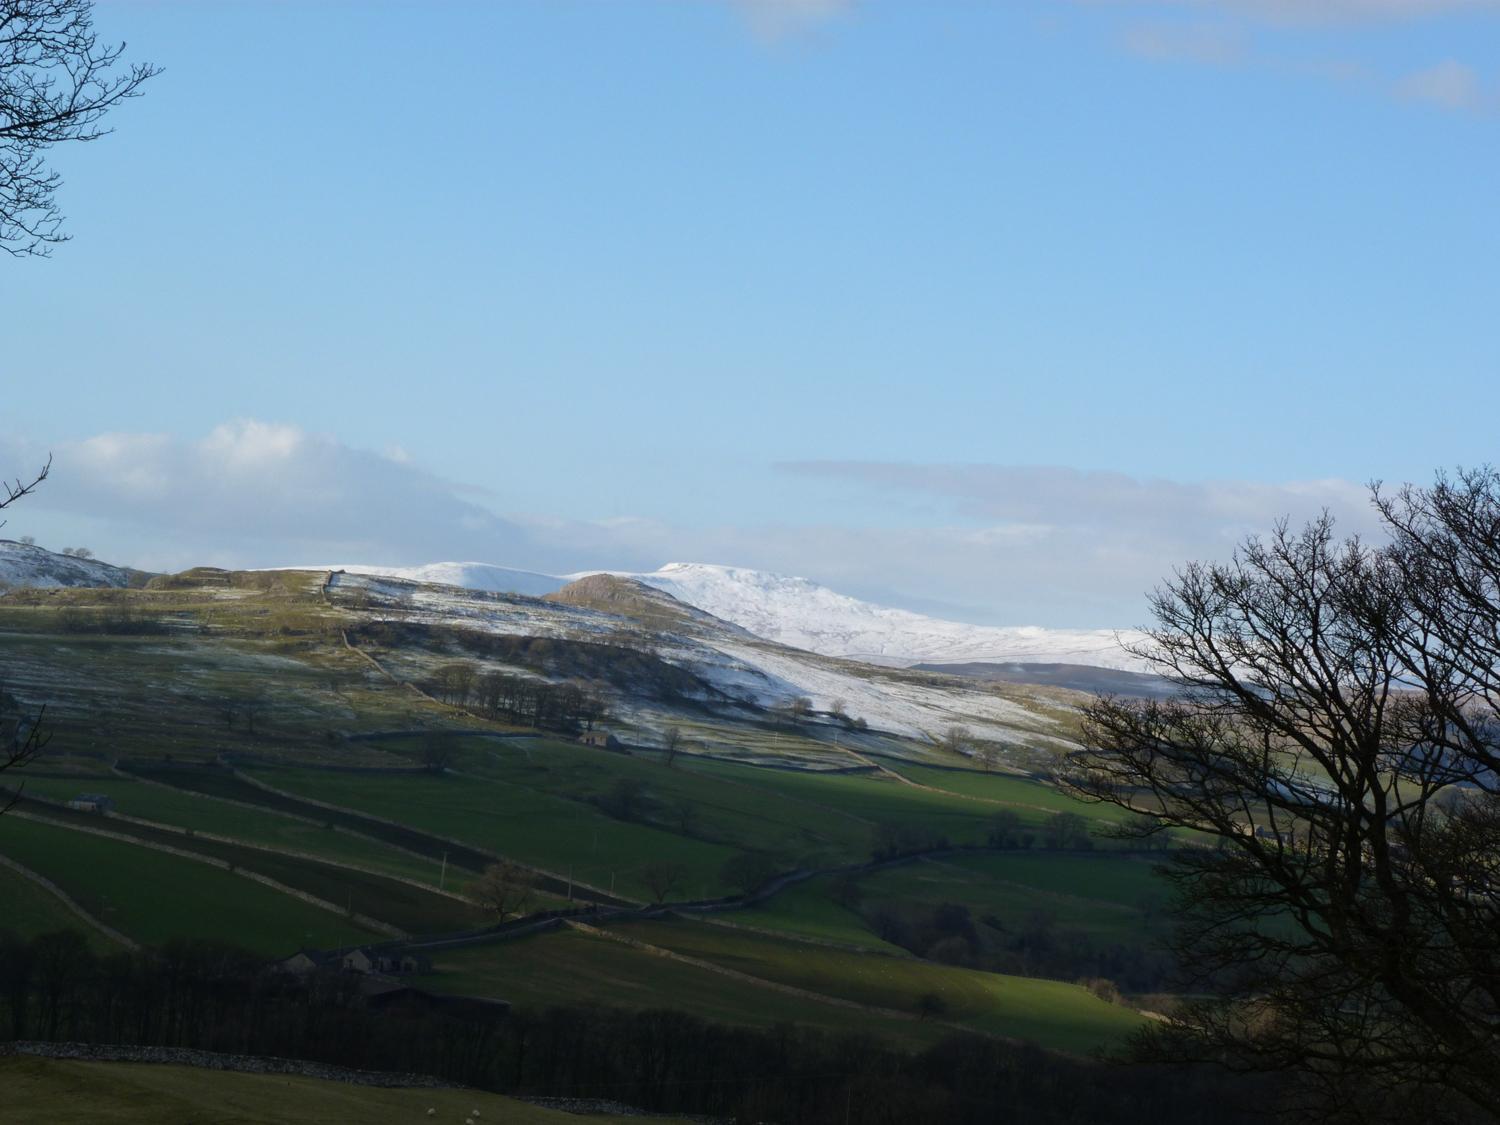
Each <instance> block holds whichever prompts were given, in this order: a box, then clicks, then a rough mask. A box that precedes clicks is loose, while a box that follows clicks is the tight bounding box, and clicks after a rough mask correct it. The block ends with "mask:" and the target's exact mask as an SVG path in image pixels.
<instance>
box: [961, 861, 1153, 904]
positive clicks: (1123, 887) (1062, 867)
mask: <svg viewBox="0 0 1500 1125" xmlns="http://www.w3.org/2000/svg"><path fill="white" fill-rule="evenodd" d="M943 862H944V863H945V864H949V865H952V866H954V867H960V868H963V869H964V870H966V871H970V872H973V873H974V874H975V875H978V876H981V877H982V878H983V879H986V880H991V879H994V880H1001V881H1003V882H1006V883H1014V884H1019V885H1022V886H1026V887H1031V888H1034V889H1035V890H1038V891H1043V892H1050V893H1065V894H1070V895H1075V896H1077V897H1080V898H1087V899H1092V900H1095V901H1097V902H1109V903H1115V904H1117V905H1120V906H1128V907H1133V908H1137V909H1155V908H1157V907H1159V906H1161V905H1162V903H1163V902H1164V901H1165V900H1166V898H1167V895H1168V892H1169V888H1168V886H1167V884H1166V882H1165V880H1163V879H1162V878H1161V877H1160V876H1158V875H1157V874H1156V873H1155V871H1154V868H1155V865H1156V864H1157V863H1158V862H1160V861H1159V860H1156V859H1150V858H1145V857H1140V856H1120V855H1108V854H1106V855H1068V854H1058V853H1051V852H1006V853H1000V854H988V855H965V856H955V857H953V858H951V859H946V860H944V861H943Z"/></svg>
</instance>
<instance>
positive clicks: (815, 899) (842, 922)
mask: <svg viewBox="0 0 1500 1125" xmlns="http://www.w3.org/2000/svg"><path fill="white" fill-rule="evenodd" d="M834 882H835V880H834V878H833V877H832V876H826V875H824V876H819V877H818V878H815V879H807V880H804V881H803V882H800V883H793V884H792V885H791V886H790V887H787V888H786V889H785V890H782V891H778V892H777V893H776V894H775V895H774V896H772V897H771V898H769V899H767V900H766V901H764V902H759V903H756V904H755V905H754V906H751V907H747V908H746V909H744V910H736V911H734V912H733V913H730V914H725V915H723V917H724V919H725V920H726V921H731V922H734V923H736V924H737V925H745V926H751V927H754V928H756V929H761V930H776V931H778V932H781V933H785V934H791V935H793V936H795V937H808V938H814V939H816V940H819V941H832V942H838V943H839V944H841V945H856V946H859V947H860V948H862V949H878V950H882V951H884V952H887V953H894V954H897V955H902V954H904V952H905V951H904V950H902V949H901V948H900V947H899V946H895V945H891V944H890V943H889V942H886V941H882V940H881V939H880V938H879V937H877V936H876V935H875V934H873V933H871V932H870V929H869V927H868V926H867V925H866V924H865V920H864V919H863V918H862V917H860V915H859V913H858V912H857V911H855V910H851V909H849V908H848V907H846V906H840V905H839V904H838V903H837V902H835V901H834V900H833V893H834Z"/></svg>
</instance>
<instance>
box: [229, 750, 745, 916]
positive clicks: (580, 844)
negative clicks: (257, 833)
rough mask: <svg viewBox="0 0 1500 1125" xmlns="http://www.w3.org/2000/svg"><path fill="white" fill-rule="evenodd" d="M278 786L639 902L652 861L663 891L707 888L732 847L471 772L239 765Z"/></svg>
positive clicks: (692, 892) (682, 893)
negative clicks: (672, 877) (664, 864)
mask: <svg viewBox="0 0 1500 1125" xmlns="http://www.w3.org/2000/svg"><path fill="white" fill-rule="evenodd" d="M246 772H247V773H250V774H251V775H253V776H254V777H256V778H258V779H259V780H262V781H264V782H266V783H268V784H270V785H274V786H275V787H276V788H278V789H285V790H287V791H289V792H292V793H296V794H298V795H301V796H307V797H312V798H314V799H316V800H321V801H329V802H334V803H338V804H341V805H344V806H346V807H348V808H352V809H357V810H359V811H361V812H366V813H371V814H373V815H375V816H383V817H389V818H391V819H393V820H400V821H401V822H402V823H404V824H409V825H411V826H413V827H415V828H419V829H421V830H423V831H426V832H431V833H435V834H438V835H443V836H449V837H452V838H454V839H458V840H461V841H463V842H464V843H467V844H470V845H472V846H474V847H478V848H485V849H489V850H491V851H494V852H497V853H499V854H501V855H505V856H508V857H510V858H512V859H515V860H518V861H520V862H522V863H526V864H530V865H532V866H535V867H539V868H542V869H544V870H549V871H551V872H553V873H554V874H556V875H559V876H562V877H567V876H569V875H570V874H571V876H572V878H575V879H578V880H580V881H582V882H585V883H591V884H593V885H594V886H595V887H598V888H600V889H601V890H604V891H608V890H610V887H611V884H612V883H613V885H614V890H615V893H617V894H620V895H624V896H628V897H633V898H637V899H641V900H645V899H647V898H649V897H650V893H651V892H650V891H649V889H648V887H647V885H646V883H645V881H644V878H643V872H642V869H643V868H644V867H645V865H646V864H647V863H648V862H649V861H651V860H653V859H664V860H671V861H673V862H676V863H680V864H682V866H683V867H684V869H685V870H686V878H685V879H684V880H683V883H682V886H681V889H680V890H678V891H677V892H676V893H675V894H674V895H673V897H675V898H682V897H695V896H699V895H712V894H715V893H717V892H718V890H719V886H720V884H719V869H720V868H721V867H722V866H723V864H724V861H725V860H726V859H728V858H729V857H730V856H732V855H734V854H735V849H733V848H729V847H726V846H724V845H723V844H715V843H711V842H709V841H705V840H696V839H692V838H689V837H686V836H679V835H676V834H674V833H671V832H666V831H664V830H662V829H660V828H653V827H650V826H647V825H643V824H635V823H628V822H624V821H620V820H615V819H613V818H611V817H608V816H605V815H604V814H603V813H602V812H600V811H599V810H598V809H596V808H594V807H593V806H592V805H589V804H585V803H583V802H581V801H571V800H567V799H565V798H562V797H556V796H552V795H550V794H547V793H542V792H539V791H538V790H535V789H526V788H522V787H520V786H515V785H508V784H506V783H504V782H500V781H491V780H488V779H484V778H477V777H466V776H465V777H459V776H451V775H449V776H436V775H427V774H398V775H388V774H335V773H329V772H326V771H318V770H291V769H256V770H249V771H246Z"/></svg>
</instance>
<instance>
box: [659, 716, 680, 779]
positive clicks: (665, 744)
mask: <svg viewBox="0 0 1500 1125" xmlns="http://www.w3.org/2000/svg"><path fill="white" fill-rule="evenodd" d="M681 745H682V728H681V727H675V726H673V727H668V728H667V729H666V730H664V731H662V732H661V748H662V753H663V754H664V755H665V756H664V757H663V758H662V765H664V766H666V767H667V768H668V769H671V768H672V763H673V762H674V761H675V760H676V758H677V751H678V749H679V747H681Z"/></svg>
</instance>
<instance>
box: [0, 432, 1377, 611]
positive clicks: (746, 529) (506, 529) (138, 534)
mask: <svg viewBox="0 0 1500 1125" xmlns="http://www.w3.org/2000/svg"><path fill="white" fill-rule="evenodd" d="M53 452H54V453H55V455H56V458H55V464H54V468H53V473H52V476H51V478H50V479H49V480H48V481H47V482H46V483H45V485H44V486H43V487H42V488H41V489H40V490H39V491H38V492H37V493H36V494H35V495H34V496H32V497H28V498H27V500H26V501H24V503H23V504H21V505H17V506H16V508H15V509H14V510H12V511H11V512H9V513H7V514H8V515H10V516H11V517H12V520H11V525H10V526H9V527H8V528H6V530H5V531H4V533H3V534H5V535H10V536H19V535H24V534H32V535H35V536H36V537H37V538H38V539H39V540H40V541H41V542H42V543H43V545H45V546H50V547H53V548H54V549H58V548H60V547H62V546H64V545H69V546H72V545H85V546H88V547H90V548H92V549H93V550H94V551H95V552H96V553H97V554H98V555H99V556H100V557H101V558H104V559H106V560H108V561H111V562H117V563H121V564H125V565H131V566H137V567H140V568H142V569H148V570H177V569H182V568H184V567H187V566H192V565H200V564H207V565H218V566H234V567H252V566H289V565H297V564H308V563H320V562H328V561H335V560H336V561H343V562H348V563H367V564H390V565H415V564H420V563H426V562H434V561H439V560H449V559H452V560H464V561H469V560H473V561H481V562H491V563H496V564H499V565H503V566H512V567H517V568H519V569H525V570H538V571H545V572H549V573H568V572H571V571H576V570H584V569H590V568H599V569H623V570H651V569H655V568H656V567H658V566H660V565H662V564H664V563H666V562H671V561H683V562H713V563H729V564H735V565H740V566H749V567H756V568H759V569H764V570H774V571H780V572H783V573H789V574H798V575H803V576H805V577H808V578H812V579H815V580H817V581H821V582H824V583H826V584H828V585H830V586H833V587H834V588H836V589H839V590H842V591H844V592H846V593H850V594H853V595H856V596H859V597H865V598H869V599H871V600H875V601H881V602H884V603H886V604H891V605H898V606H902V607H904V608H910V609H915V610H919V611H922V612H927V613H935V614H938V615H943V616H949V617H954V618H958V619H962V620H972V621H979V622H986V623H993V624H1015V625H1019V624H1041V625H1056V626H1095V627H1105V626H1129V625H1135V624H1139V623H1141V621H1142V620H1143V617H1144V613H1145V594H1146V592H1147V591H1149V590H1150V589H1151V588H1153V587H1154V586H1155V585H1156V584H1157V583H1158V582H1159V581H1160V580H1161V579H1162V578H1163V577H1164V576H1166V575H1168V574H1170V573H1171V571H1172V569H1173V567H1175V566H1177V565H1179V564H1181V563H1182V562H1184V561H1186V560H1188V559H1193V558H1223V557H1226V556H1227V555H1228V554H1229V553H1230V552H1231V551H1232V550H1233V548H1234V546H1235V545H1236V543H1237V542H1238V541H1239V540H1241V539H1242V538H1243V537H1244V536H1246V535H1248V534H1251V533H1254V532H1259V531H1264V530H1266V529H1268V528H1269V527H1270V526H1271V525H1272V524H1273V523H1274V522H1275V521H1276V520H1277V519H1279V518H1281V517H1283V516H1289V517H1290V518H1292V519H1293V520H1294V521H1295V520H1303V519H1307V518H1310V517H1312V516H1314V515H1316V514H1317V513H1318V512H1319V511H1321V510H1322V509H1323V508H1325V507H1326V508H1329V509H1331V510H1332V511H1334V512H1335V514H1337V515H1338V516H1339V517H1340V518H1341V521H1342V526H1343V528H1344V529H1345V530H1346V531H1358V532H1364V533H1369V532H1371V531H1373V530H1374V529H1375V526H1376V525H1375V521H1374V520H1373V518H1372V516H1371V513H1370V510H1369V505H1368V501H1367V496H1366V492H1365V489H1364V488H1363V487H1362V486H1360V485H1357V484H1354V483H1352V482H1349V481H1343V480H1323V481H1305V482H1291V483H1256V482H1244V481H1217V482H1204V483H1184V482H1179V481H1169V480H1142V479H1138V478H1134V477H1130V476H1127V475H1124V474H1120V473H1098V472H1080V471H1077V470H1073V469H1066V468H1055V467H1054V468H1049V467H1037V466H997V465H911V464H898V463H885V462H823V461H812V462H798V463H792V464H787V465H783V466H780V468H781V470H782V473H783V475H784V479H785V482H786V485H787V486H788V487H790V488H793V489H798V490H803V491H804V492H805V493H807V494H809V495H811V494H812V493H813V492H815V491H816V492H822V493H828V492H832V493H833V495H832V496H831V497H830V498H827V499H826V501H825V502H824V503H823V507H822V509H821V517H820V518H816V519H815V520H814V521H812V522H809V523H803V524H798V525H792V524H761V525H745V524H737V523H735V522H733V521H732V518H730V519H728V520H726V521H725V522H723V523H721V524H718V525H716V526H700V527H684V526H680V525H676V524H673V523H669V522H666V521H662V520H658V519H654V518H652V517H651V516H649V515H643V514H639V513H637V514H624V515H614V516H611V517H609V518H601V519H592V520H580V519H562V518H556V517H553V516H545V515H537V514H528V513H513V512H506V513H501V512H496V511H494V510H492V509H491V508H490V507H489V506H487V503H486V499H487V493H486V492H485V491H484V490H483V489H480V488H475V487H472V486H467V485H464V484H461V483H458V482H453V481H449V480H445V479H443V478H441V477H439V476H437V475H435V474H433V473H431V472H429V471H427V470H425V469H423V468H422V467H420V466H419V465H416V464H413V463H412V462H411V461H410V459H409V458H406V456H405V455H404V454H402V453H401V452H400V451H399V450H393V451H391V452H389V453H376V452H372V451H368V450H361V449H356V448H353V447H351V446H348V445H346V444H344V443H343V442H341V441H339V440H338V439H336V438H334V437H331V436H328V435H319V434H313V433H309V432H307V431H305V430H303V429H301V428H299V427H297V426H291V425H284V424H279V423H273V422H264V421H258V420H241V421H235V422H230V423H226V424H224V425H221V426H218V427H216V428H215V429H213V430H212V431H211V432H209V433H208V434H206V435H204V436H203V437H201V438H197V439H183V438H178V437H173V436H168V435H164V434H140V433H110V434H100V435H97V436H94V437H90V438H87V439H85V440H83V441H78V442H73V443H68V444H65V445H61V446H59V447H57V448H56V449H55V450H53ZM46 456H47V450H45V449H42V448H39V447H37V446H35V445H32V444H27V443H24V442H18V441H16V440H13V439H12V440H0V466H3V467H5V468H6V469H7V470H9V471H12V472H22V471H24V470H25V469H26V468H27V467H34V466H36V465H40V464H41V463H42V461H44V460H45V458H46ZM851 496H857V497H858V498H859V499H860V500H862V501H864V502H865V503H864V504H863V505H862V506H861V507H862V508H863V509H868V506H869V501H871V500H873V501H874V503H875V509H876V511H877V512H881V513H882V514H885V513H889V516H890V518H889V519H888V520H885V521H883V522H882V523H881V524H880V525H879V526H870V525H865V526H860V525H858V524H855V523H854V522H852V521H850V520H849V519H848V518H847V517H846V516H845V515H844V513H845V512H846V511H847V510H848V509H849V507H850V505H849V503H848V501H849V499H850V497H851ZM914 501H915V503H914ZM651 502H652V498H651V497H650V496H643V497H641V498H640V505H641V507H642V509H644V510H647V511H649V509H650V507H651ZM815 510H816V508H815Z"/></svg>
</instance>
